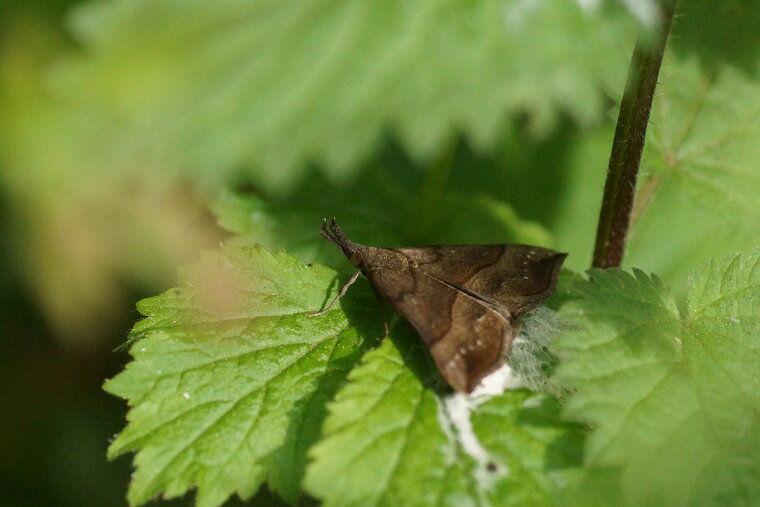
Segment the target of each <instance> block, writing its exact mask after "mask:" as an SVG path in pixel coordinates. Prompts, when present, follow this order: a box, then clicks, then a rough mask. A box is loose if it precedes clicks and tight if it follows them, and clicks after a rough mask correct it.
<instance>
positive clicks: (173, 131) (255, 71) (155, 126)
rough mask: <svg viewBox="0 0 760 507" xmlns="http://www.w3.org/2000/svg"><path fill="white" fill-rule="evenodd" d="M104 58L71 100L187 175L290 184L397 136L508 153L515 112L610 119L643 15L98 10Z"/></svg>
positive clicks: (440, 1)
mask: <svg viewBox="0 0 760 507" xmlns="http://www.w3.org/2000/svg"><path fill="white" fill-rule="evenodd" d="M72 27H73V29H74V32H75V35H76V36H77V37H78V39H79V40H80V42H81V43H82V44H83V45H84V47H86V48H87V50H88V51H87V53H88V57H87V58H80V59H77V60H74V61H72V62H71V63H70V64H69V65H67V66H65V67H61V68H59V70H58V75H57V81H58V84H59V89H60V90H61V91H62V92H64V93H65V94H66V95H67V96H69V98H70V99H71V100H74V101H80V102H81V104H82V105H83V106H84V107H85V108H87V110H90V111H108V112H109V114H110V115H111V116H112V117H113V118H116V119H118V121H117V122H114V123H117V124H119V125H120V128H121V127H123V129H122V130H123V134H120V137H122V138H123V139H125V140H131V141H139V142H140V143H144V144H145V145H149V146H151V147H153V149H155V150H157V151H159V152H160V153H161V154H162V160H166V161H173V164H174V165H175V166H177V167H188V168H193V169H195V170H196V171H199V172H201V173H206V172H208V171H210V170H211V169H212V168H213V170H214V171H221V173H222V174H229V173H230V172H231V171H232V170H233V169H237V168H238V167H240V166H241V165H243V166H250V167H251V168H252V169H253V170H254V171H255V174H256V175H257V177H258V180H259V181H258V183H259V184H260V185H263V186H265V187H267V188H287V187H288V186H289V185H291V184H292V183H293V182H294V181H295V177H296V176H298V175H300V174H302V172H303V170H304V169H305V167H306V166H305V163H306V162H309V161H312V162H317V163H319V164H321V165H322V166H323V169H324V170H325V171H326V172H328V173H329V174H330V175H332V176H334V177H338V176H343V175H346V174H349V173H350V172H352V171H353V170H354V169H355V167H356V164H357V162H360V161H362V160H364V159H366V158H367V157H368V156H369V155H371V154H372V152H373V150H375V149H376V148H377V146H378V145H379V144H380V142H381V140H382V138H383V136H384V134H385V132H386V131H387V130H388V129H391V130H392V132H393V134H394V136H396V137H397V138H398V139H399V140H400V141H401V142H402V144H403V146H404V147H405V149H407V150H408V151H409V152H410V153H412V154H413V155H414V156H415V158H417V159H425V160H430V159H432V157H434V156H435V155H437V154H438V153H439V152H440V151H441V150H442V148H443V147H444V146H445V145H446V143H447V142H448V140H449V139H450V136H451V133H452V131H453V130H455V131H462V132H464V133H465V135H466V137H467V138H468V139H469V140H470V141H471V142H472V143H473V144H474V145H475V146H477V147H478V149H480V150H485V149H489V148H492V147H493V146H494V145H495V143H497V142H498V141H499V139H500V138H501V136H502V135H503V134H504V132H505V130H506V129H509V128H510V127H509V126H508V125H509V124H510V123H511V122H510V117H511V118H514V117H516V116H518V115H524V117H525V118H527V119H528V121H529V126H530V129H531V131H532V132H534V133H539V134H543V133H545V132H546V131H547V130H548V129H550V128H551V127H552V126H553V125H554V123H555V120H556V118H557V117H559V116H560V115H564V114H567V115H569V116H571V117H572V118H574V119H575V120H577V121H579V122H581V123H585V122H589V121H591V120H593V119H595V118H597V117H598V116H599V115H600V114H601V113H603V110H604V107H605V103H604V99H603V95H602V92H603V90H604V89H608V88H617V87H619V85H621V84H622V77H623V76H624V67H625V58H621V54H622V52H623V51H622V50H621V48H624V47H625V46H626V45H627V44H630V42H631V41H632V38H633V36H634V33H635V29H636V23H635V22H634V20H633V19H632V18H631V17H630V16H629V15H628V14H627V13H626V12H625V11H624V9H622V8H621V7H620V6H618V5H615V3H606V5H605V6H604V7H602V8H596V9H584V8H582V7H581V6H580V5H579V2H576V1H575V0H559V1H554V2H534V3H530V4H526V3H525V2H520V1H516V0H489V1H486V2H474V3H468V2H465V3H462V2H451V1H446V0H426V1H422V2H414V3H411V4H409V3H404V2H373V1H371V0H343V1H338V2H336V1H328V0H321V1H318V2H287V3H280V2H272V1H259V2H253V3H241V2H235V1H232V0H226V1H224V2H221V3H219V2H216V3H214V4H213V5H211V4H209V3H207V2H201V1H198V0H196V1H194V2H176V1H171V0H162V1H146V0H140V1H133V2H111V3H97V4H92V5H89V6H87V8H86V9H82V10H81V11H80V12H79V13H78V15H77V16H75V17H74V18H73V20H72Z"/></svg>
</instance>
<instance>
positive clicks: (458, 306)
mask: <svg viewBox="0 0 760 507" xmlns="http://www.w3.org/2000/svg"><path fill="white" fill-rule="evenodd" d="M403 271H404V270H402V271H401V272H400V271H396V270H393V271H391V270H386V269H378V267H377V266H376V267H375V269H373V270H371V271H370V272H369V273H368V276H369V277H370V280H371V281H372V284H373V285H374V286H375V289H376V290H377V291H378V292H379V293H380V294H381V295H382V296H383V297H384V298H385V299H387V300H388V301H389V302H390V303H391V304H392V305H393V306H394V307H395V308H396V310H397V311H398V312H399V313H401V315H403V316H404V318H406V320H407V321H408V322H409V323H410V324H411V325H412V326H413V327H414V328H415V329H416V330H417V332H418V333H419V334H420V336H421V337H422V339H423V341H424V342H425V344H426V345H427V346H428V348H429V350H430V354H431V355H432V357H433V360H434V361H435V363H436V366H437V367H438V370H439V371H440V372H441V375H443V377H444V378H445V379H446V381H447V382H448V383H449V384H450V385H451V386H452V387H453V388H454V389H456V390H457V391H462V392H471V391H472V390H473V389H474V388H475V387H476V386H477V385H478V383H480V380H481V379H482V378H483V377H484V376H486V375H487V374H488V373H490V372H492V371H493V370H495V369H497V368H498V367H499V366H501V364H502V363H503V361H504V357H505V356H506V353H507V351H508V349H509V345H510V344H511V341H512V338H513V330H512V327H511V326H510V324H509V322H508V321H507V319H506V318H505V317H504V316H503V315H501V314H500V313H499V312H497V311H494V310H493V309H492V308H491V307H489V306H488V305H487V304H484V303H483V302H482V301H479V300H478V299H476V298H473V297H472V296H470V295H468V294H466V293H464V292H461V291H458V290H456V289H454V288H452V287H450V286H448V285H446V284H445V283H442V282H441V281H439V280H436V279H435V278H432V277H429V276H427V275H426V274H425V273H424V272H422V271H420V270H416V269H411V270H407V271H406V272H403ZM410 280H412V281H413V283H409V281H410Z"/></svg>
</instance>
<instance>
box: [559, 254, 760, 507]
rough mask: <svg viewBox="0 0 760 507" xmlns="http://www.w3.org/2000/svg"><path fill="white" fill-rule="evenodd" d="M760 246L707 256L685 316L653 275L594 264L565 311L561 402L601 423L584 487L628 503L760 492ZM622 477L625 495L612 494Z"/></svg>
mask: <svg viewBox="0 0 760 507" xmlns="http://www.w3.org/2000/svg"><path fill="white" fill-rule="evenodd" d="M759 265H760V250H755V251H753V252H751V253H748V254H745V255H735V256H732V257H730V258H727V259H725V260H723V261H721V262H710V263H708V264H707V265H705V266H704V267H703V268H702V269H700V270H699V271H698V272H697V273H695V274H694V276H693V277H692V279H691V282H690V286H689V289H688V309H687V311H686V312H685V314H684V315H679V312H678V310H677V308H676V306H675V303H674V301H673V299H672V297H671V296H670V295H669V294H668V292H667V290H665V289H664V288H663V286H662V285H661V283H660V282H659V281H658V280H657V279H656V278H652V277H649V276H646V275H644V274H643V273H642V272H640V271H634V274H633V275H631V274H629V273H627V272H623V271H619V270H613V271H606V272H605V271H591V272H590V274H589V276H590V279H589V281H578V282H576V283H575V284H574V286H573V287H572V289H571V293H573V294H574V295H575V299H574V300H571V301H569V302H568V303H566V304H565V306H564V307H563V309H562V313H563V314H564V315H565V316H566V317H567V318H568V319H569V320H570V321H571V322H572V323H574V324H575V325H576V326H577V329H576V330H575V331H572V332H568V333H566V334H565V335H563V336H560V337H559V338H558V339H557V340H556V342H555V351H556V353H557V354H559V355H560V356H561V357H562V358H563V362H562V364H561V365H560V367H559V373H558V374H559V376H560V378H561V379H564V380H565V382H567V384H568V385H569V386H571V387H573V388H575V389H576V392H575V394H573V395H572V396H571V397H570V399H569V400H568V402H567V404H566V406H565V409H564V413H565V415H566V416H567V417H568V418H570V419H572V420H575V421H582V422H585V423H588V424H592V425H593V426H594V431H593V432H592V434H591V436H590V437H589V439H588V445H587V447H586V459H585V466H586V467H587V469H589V473H588V474H587V476H586V485H585V487H584V489H588V488H593V489H594V493H596V494H599V495H600V496H601V497H602V498H605V499H606V501H607V502H610V501H614V502H618V503H620V502H622V503H624V504H625V505H695V504H700V505H717V504H721V505H743V504H747V503H752V502H753V499H756V498H758V495H760V481H758V479H757V478H758V477H760V468H758V463H760V418H759V417H758V414H759V413H760V396H759V395H758V393H760V389H758V388H760V384H758V378H757V376H756V375H755V373H754V372H756V371H758V368H760V341H758V339H760V318H758V316H759V315H760V269H758V266H759ZM611 488H615V489H617V490H618V491H619V494H622V495H623V496H622V497H620V496H609V495H608V496H605V490H606V493H608V494H609V493H612V495H615V493H614V491H615V489H611Z"/></svg>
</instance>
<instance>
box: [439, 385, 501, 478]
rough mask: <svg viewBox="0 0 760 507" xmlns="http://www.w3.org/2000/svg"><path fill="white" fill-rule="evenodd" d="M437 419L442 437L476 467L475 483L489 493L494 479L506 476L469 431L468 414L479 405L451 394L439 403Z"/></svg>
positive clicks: (470, 423) (473, 433) (465, 395)
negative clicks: (446, 438)
mask: <svg viewBox="0 0 760 507" xmlns="http://www.w3.org/2000/svg"><path fill="white" fill-rule="evenodd" d="M441 402H442V403H441V408H442V411H441V416H442V419H443V421H442V422H443V423H444V424H443V427H444V428H446V426H449V427H448V428H447V429H444V431H445V432H446V435H447V436H448V437H449V438H450V439H451V438H453V439H454V440H453V441H452V444H453V445H454V446H455V447H459V448H461V449H462V451H464V452H465V453H466V454H467V455H468V456H469V457H471V458H472V459H473V460H474V461H475V463H476V469H475V473H474V477H475V480H476V481H477V483H478V484H479V485H480V486H481V488H482V489H483V490H488V489H490V487H491V485H492V484H493V482H494V480H495V479H496V478H497V477H502V476H504V475H506V474H508V473H509V469H508V468H507V467H506V466H504V465H500V464H499V463H497V462H496V460H494V459H493V457H491V455H490V454H489V452H488V450H487V449H486V448H485V447H483V444H481V443H480V440H478V436H477V435H476V434H475V431H474V430H473V428H472V422H471V421H470V414H471V413H472V411H473V410H474V409H475V407H476V406H477V405H479V404H480V403H482V399H481V400H476V399H475V398H474V397H473V396H472V395H467V394H464V393H454V394H451V395H449V396H446V397H444V398H443V399H442V400H441Z"/></svg>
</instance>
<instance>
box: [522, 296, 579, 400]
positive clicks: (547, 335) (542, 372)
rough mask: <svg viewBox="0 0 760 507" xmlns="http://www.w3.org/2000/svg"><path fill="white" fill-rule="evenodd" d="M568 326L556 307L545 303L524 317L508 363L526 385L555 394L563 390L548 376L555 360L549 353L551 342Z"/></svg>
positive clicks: (532, 389) (532, 388) (534, 389)
mask: <svg viewBox="0 0 760 507" xmlns="http://www.w3.org/2000/svg"><path fill="white" fill-rule="evenodd" d="M566 327H567V324H566V323H564V322H562V321H561V320H560V319H559V317H558V316H557V314H556V313H555V312H554V311H553V310H550V309H549V308H546V307H543V306H540V307H538V308H536V309H535V310H533V311H532V312H530V313H529V314H527V315H526V316H525V317H523V319H522V325H521V327H520V334H519V335H518V336H517V337H516V338H515V339H514V341H513V342H512V350H511V351H510V353H509V364H510V365H511V366H512V369H513V370H514V374H515V375H516V376H517V377H518V378H520V379H521V380H522V382H523V385H524V387H527V388H528V389H530V390H531V391H538V392H543V393H549V394H552V395H555V396H556V395H559V394H560V393H561V389H560V387H559V386H558V385H556V383H555V382H554V381H552V379H551V378H550V376H549V374H550V372H551V370H552V362H553V361H556V358H554V357H553V356H552V355H551V354H550V353H549V345H551V342H552V340H553V339H554V337H555V336H557V335H558V334H559V333H560V332H561V331H563V330H564V329H565V328H566Z"/></svg>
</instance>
